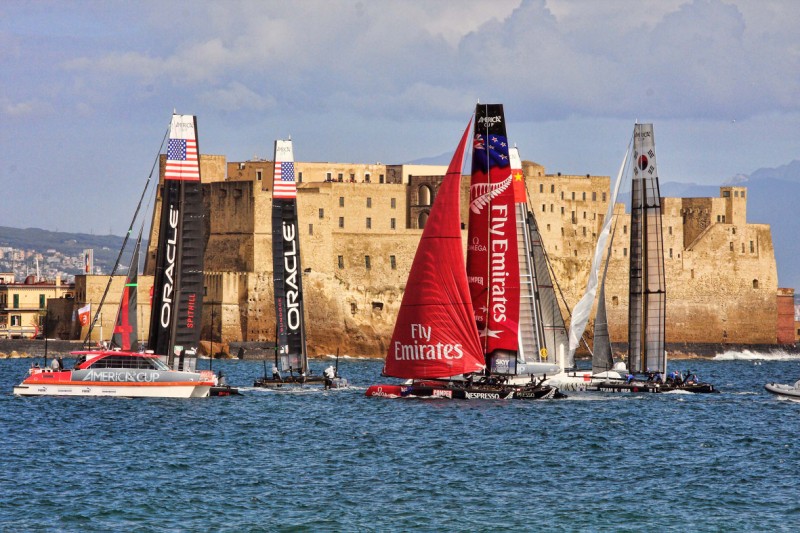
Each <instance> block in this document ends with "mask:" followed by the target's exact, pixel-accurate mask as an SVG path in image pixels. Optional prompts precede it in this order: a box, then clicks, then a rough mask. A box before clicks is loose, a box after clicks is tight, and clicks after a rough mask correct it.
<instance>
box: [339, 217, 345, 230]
mask: <svg viewBox="0 0 800 533" xmlns="http://www.w3.org/2000/svg"><path fill="white" fill-rule="evenodd" d="M339 227H340V228H343V227H344V217H339Z"/></svg>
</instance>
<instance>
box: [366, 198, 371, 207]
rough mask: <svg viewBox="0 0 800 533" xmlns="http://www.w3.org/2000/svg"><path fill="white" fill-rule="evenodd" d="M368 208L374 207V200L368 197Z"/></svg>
mask: <svg viewBox="0 0 800 533" xmlns="http://www.w3.org/2000/svg"><path fill="white" fill-rule="evenodd" d="M367 207H372V198H369V197H367Z"/></svg>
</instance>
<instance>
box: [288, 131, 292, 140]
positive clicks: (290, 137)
mask: <svg viewBox="0 0 800 533" xmlns="http://www.w3.org/2000/svg"><path fill="white" fill-rule="evenodd" d="M289 140H290V141H291V140H292V134H291V133H290V134H289Z"/></svg>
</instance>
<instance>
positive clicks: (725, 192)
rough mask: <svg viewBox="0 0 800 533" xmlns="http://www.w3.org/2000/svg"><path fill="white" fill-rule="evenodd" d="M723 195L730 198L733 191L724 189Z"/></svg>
mask: <svg viewBox="0 0 800 533" xmlns="http://www.w3.org/2000/svg"><path fill="white" fill-rule="evenodd" d="M722 197H723V198H730V197H731V191H722Z"/></svg>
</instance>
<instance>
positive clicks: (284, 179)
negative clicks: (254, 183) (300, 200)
mask: <svg viewBox="0 0 800 533" xmlns="http://www.w3.org/2000/svg"><path fill="white" fill-rule="evenodd" d="M272 188H273V189H274V190H273V192H272V197H273V198H297V188H296V187H295V185H294V162H292V161H275V179H274V180H273V182H272Z"/></svg>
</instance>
